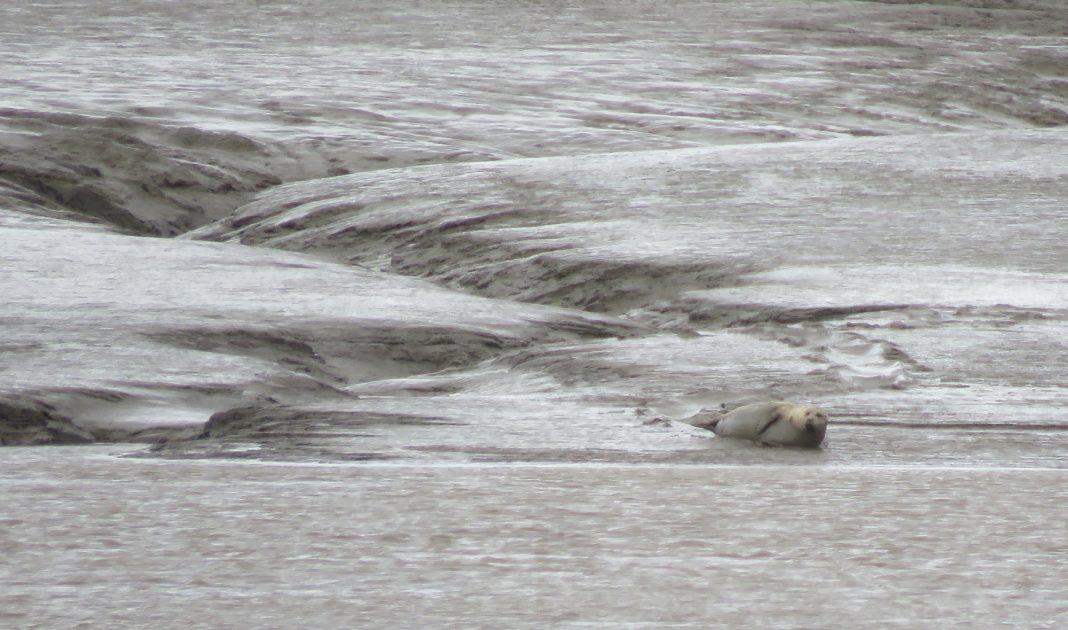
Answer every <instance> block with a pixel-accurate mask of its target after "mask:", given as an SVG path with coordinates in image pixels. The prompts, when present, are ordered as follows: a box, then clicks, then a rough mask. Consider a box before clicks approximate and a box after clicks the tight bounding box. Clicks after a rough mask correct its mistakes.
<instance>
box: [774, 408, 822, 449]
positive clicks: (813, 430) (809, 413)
mask: <svg viewBox="0 0 1068 630" xmlns="http://www.w3.org/2000/svg"><path fill="white" fill-rule="evenodd" d="M780 413H782V415H783V416H785V417H786V419H787V420H789V421H790V424H792V425H794V427H796V428H797V430H798V431H801V432H803V433H806V434H809V435H811V436H812V437H813V438H816V439H819V440H822V439H823V436H824V434H826V433H827V412H826V411H824V410H822V409H820V408H819V407H815V406H812V405H791V404H789V403H785V404H783V408H782V409H780Z"/></svg>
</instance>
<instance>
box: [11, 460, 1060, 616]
mask: <svg viewBox="0 0 1068 630" xmlns="http://www.w3.org/2000/svg"><path fill="white" fill-rule="evenodd" d="M112 450H114V447H112ZM106 451H107V449H101V448H95V447H80V448H77V449H73V451H72V452H69V453H59V454H57V453H55V452H52V451H46V450H42V449H18V450H17V451H16V452H15V453H9V454H8V455H7V456H6V458H5V459H6V461H7V462H8V463H9V464H10V465H9V466H5V468H4V472H3V477H2V483H3V484H4V485H3V487H4V494H5V506H4V515H3V523H4V528H3V533H2V534H0V541H2V543H0V545H2V547H3V552H4V556H5V559H6V563H5V569H4V574H3V579H4V598H5V606H4V612H3V613H2V614H3V616H4V620H5V622H6V623H8V624H11V625H13V626H15V627H56V626H65V627H66V626H78V625H79V624H81V625H85V626H86V627H89V626H94V627H95V626H100V625H107V626H109V627H143V626H145V625H152V626H155V627H164V628H178V627H197V628H201V627H203V628H217V627H228V626H235V627H237V626H247V625H254V626H256V627H270V628H281V627H285V626H287V625H289V624H291V623H294V622H299V623H303V624H305V625H310V626H312V627H427V626H431V627H501V626H509V627H531V628H533V627H545V626H547V625H548V626H554V627H601V628H617V627H684V628H700V627H708V626H709V625H710V624H711V625H723V626H741V625H752V624H756V625H760V626H762V627H774V628H795V627H837V626H839V625H840V624H841V622H842V619H843V618H849V619H864V620H865V623H869V624H872V625H877V626H880V627H902V628H905V627H932V628H933V627H993V626H999V625H1002V624H1007V625H1011V626H1027V627H1050V628H1053V627H1057V626H1059V625H1060V624H1061V623H1063V622H1064V620H1065V619H1066V618H1068V587H1066V586H1065V583H1064V580H1063V576H1064V574H1065V572H1066V571H1068V548H1066V544H1068V543H1066V541H1068V537H1066V536H1065V533H1066V532H1065V526H1064V523H1063V522H1062V521H1059V520H1055V519H1050V518H1049V517H1050V515H1052V514H1057V513H1058V512H1059V511H1060V510H1061V509H1062V506H1063V505H1064V502H1065V501H1066V500H1068V494H1066V490H1065V488H1068V485H1066V484H1065V481H1066V479H1065V474H1066V473H1065V472H1064V471H1063V470H1050V469H1005V468H983V469H974V470H962V469H957V468H937V467H929V468H916V467H912V466H909V467H886V468H880V467H863V468H850V467H834V466H831V467H826V466H818V465H817V466H783V465H774V464H763V465H762V464H754V465H747V466H737V467H724V466H679V465H661V466H650V465H640V466H631V465H533V466H532V465H514V466H483V465H464V466H448V465H446V466H407V465H402V466H395V465H366V464H364V465H357V466H347V467H346V466H336V465H318V466H316V465H288V466H287V465H256V464H253V465H239V464H232V463H201V462H174V461H169V462H144V461H130V460H115V459H112V458H109V457H106V456H104V453H105V452H106Z"/></svg>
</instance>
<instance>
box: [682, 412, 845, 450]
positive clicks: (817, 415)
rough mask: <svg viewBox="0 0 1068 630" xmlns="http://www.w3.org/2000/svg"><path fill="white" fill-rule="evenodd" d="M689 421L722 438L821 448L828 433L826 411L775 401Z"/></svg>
mask: <svg viewBox="0 0 1068 630" xmlns="http://www.w3.org/2000/svg"><path fill="white" fill-rule="evenodd" d="M693 420H694V421H693V422H690V424H692V425H694V426H696V427H701V428H703V429H708V430H710V431H712V432H713V433H715V434H716V435H719V436H722V437H731V438H738V439H742V440H752V441H754V442H759V443H761V444H773V445H777V446H803V447H807V448H818V447H819V446H820V445H821V444H823V438H824V436H825V435H826V434H827V412H826V411H824V410H822V409H820V408H819V407H815V406H812V405H795V404H793V403H788V402H782V401H773V402H762V403H754V404H751V405H745V406H742V407H738V408H737V409H735V410H734V411H730V412H728V413H721V414H716V415H714V416H712V417H711V418H709V417H708V416H707V415H706V414H697V415H696V416H694V417H693Z"/></svg>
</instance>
